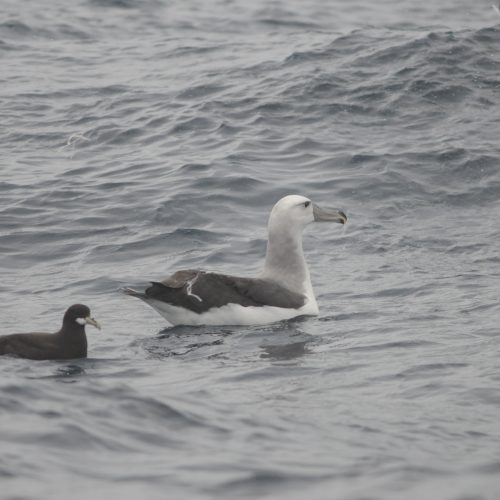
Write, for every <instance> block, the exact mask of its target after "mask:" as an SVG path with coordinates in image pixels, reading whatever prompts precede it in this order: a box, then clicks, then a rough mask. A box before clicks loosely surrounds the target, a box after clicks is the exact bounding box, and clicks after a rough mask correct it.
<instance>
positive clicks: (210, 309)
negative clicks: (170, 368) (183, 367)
mask: <svg viewBox="0 0 500 500" xmlns="http://www.w3.org/2000/svg"><path fill="white" fill-rule="evenodd" d="M315 221H331V222H338V223H341V224H345V222H346V221H347V217H346V215H345V213H344V212H342V211H340V210H337V209H333V208H320V207H319V206H318V205H315V204H314V203H312V202H311V200H309V199H308V198H305V197H304V196H299V195H289V196H285V197H284V198H282V199H281V200H279V201H278V203H276V205H274V207H273V209H272V211H271V215H270V217H269V223H268V242H267V252H266V260H265V263H264V269H263V270H262V272H261V273H260V275H259V276H258V277H257V278H242V277H237V276H230V275H227V274H219V273H213V272H206V271H199V270H191V269H188V270H182V271H177V272H176V273H174V274H173V275H172V276H169V277H168V278H166V279H165V280H164V281H161V282H151V283H152V286H150V287H149V288H147V289H146V290H145V291H144V292H138V291H136V290H133V289H131V288H125V289H124V290H123V291H124V292H125V293H126V294H128V295H131V296H133V297H137V298H139V299H141V300H143V301H144V302H146V304H148V305H150V306H151V307H153V308H154V309H155V310H156V311H157V312H158V313H159V314H161V315H162V316H163V317H164V318H166V319H167V321H169V322H170V323H171V324H172V325H261V324H265V323H272V322H274V321H281V320H285V319H290V318H294V317H296V316H302V315H313V316H314V315H317V314H318V312H319V310H318V304H317V303H316V298H315V296H314V292H313V288H312V284H311V278H310V276H309V270H308V268H307V264H306V261H305V259H304V253H303V251H302V230H303V229H304V227H305V226H307V225H308V224H309V223H311V222H315Z"/></svg>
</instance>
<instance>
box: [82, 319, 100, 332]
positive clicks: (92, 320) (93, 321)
mask: <svg viewBox="0 0 500 500" xmlns="http://www.w3.org/2000/svg"><path fill="white" fill-rule="evenodd" d="M85 323H87V325H92V326H95V327H96V328H97V329H98V330H100V329H101V325H100V324H99V323H98V322H97V321H96V320H95V319H94V318H91V317H90V316H87V317H86V318H85Z"/></svg>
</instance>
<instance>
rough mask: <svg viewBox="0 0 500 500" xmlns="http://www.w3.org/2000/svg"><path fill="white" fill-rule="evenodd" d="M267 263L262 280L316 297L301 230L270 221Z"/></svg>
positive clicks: (261, 275)
mask: <svg viewBox="0 0 500 500" xmlns="http://www.w3.org/2000/svg"><path fill="white" fill-rule="evenodd" d="M268 231H269V237H268V241H267V251H266V261H265V263H264V269H263V270H262V273H261V274H260V277H261V278H265V279H270V280H273V281H276V282H277V283H279V284H281V285H283V286H284V287H286V288H288V289H289V290H294V291H300V293H304V294H307V295H308V296H311V295H312V296H314V295H313V294H312V285H311V278H310V275H309V269H308V268H307V264H306V261H305V259H304V252H303V250H302V231H301V228H297V227H294V226H287V225H286V224H284V225H278V224H273V221H272V220H270V221H269V227H268Z"/></svg>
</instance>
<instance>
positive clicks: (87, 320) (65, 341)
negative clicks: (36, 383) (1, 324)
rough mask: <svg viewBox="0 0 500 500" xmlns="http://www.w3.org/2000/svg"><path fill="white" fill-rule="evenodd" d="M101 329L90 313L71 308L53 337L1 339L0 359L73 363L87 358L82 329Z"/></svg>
mask: <svg viewBox="0 0 500 500" xmlns="http://www.w3.org/2000/svg"><path fill="white" fill-rule="evenodd" d="M86 324H89V325H93V326H95V327H96V328H99V329H100V328H101V327H100V325H99V323H98V322H97V321H96V320H95V319H93V318H91V317H90V309H89V308H88V307H87V306H85V305H83V304H74V305H72V306H71V307H69V308H68V309H67V311H66V313H65V314H64V318H63V323H62V327H61V329H60V330H59V331H58V332H56V333H14V334H12V335H4V336H1V337H0V355H3V354H10V355H13V356H18V357H20V358H28V359H38V360H41V359H74V358H86V357H87V336H86V335H85V325H86Z"/></svg>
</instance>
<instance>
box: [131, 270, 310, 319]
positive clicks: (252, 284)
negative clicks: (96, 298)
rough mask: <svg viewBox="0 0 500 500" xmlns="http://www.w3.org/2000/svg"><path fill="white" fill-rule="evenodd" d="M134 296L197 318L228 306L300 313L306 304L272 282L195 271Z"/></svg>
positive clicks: (154, 283)
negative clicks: (276, 308)
mask: <svg viewBox="0 0 500 500" xmlns="http://www.w3.org/2000/svg"><path fill="white" fill-rule="evenodd" d="M127 293H129V292H127ZM130 295H134V294H133V293H130ZM135 296H137V297H139V298H142V299H143V300H146V301H147V300H148V299H152V300H158V301H161V302H166V303H168V304H171V305H173V306H177V307H182V308H184V309H188V310H190V311H193V312H196V313H198V314H201V313H203V312H206V311H208V310H210V309H212V308H218V307H222V306H225V305H227V304H239V305H242V306H245V307H248V306H254V307H261V306H274V307H283V308H291V309H299V308H300V307H302V306H303V305H304V304H305V296H304V295H302V294H300V293H296V292H292V291H291V290H288V289H287V288H284V287H282V286H281V285H278V284H277V283H275V282H273V281H269V280H263V279H259V278H257V279H252V278H239V277H237V276H229V275H227V274H217V273H207V272H203V271H195V270H184V271H178V272H176V273H175V274H173V275H172V276H170V277H169V278H167V279H166V280H164V281H163V282H161V283H160V282H153V283H152V285H151V286H150V287H149V288H147V289H146V291H145V292H144V294H137V293H136V294H135Z"/></svg>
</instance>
